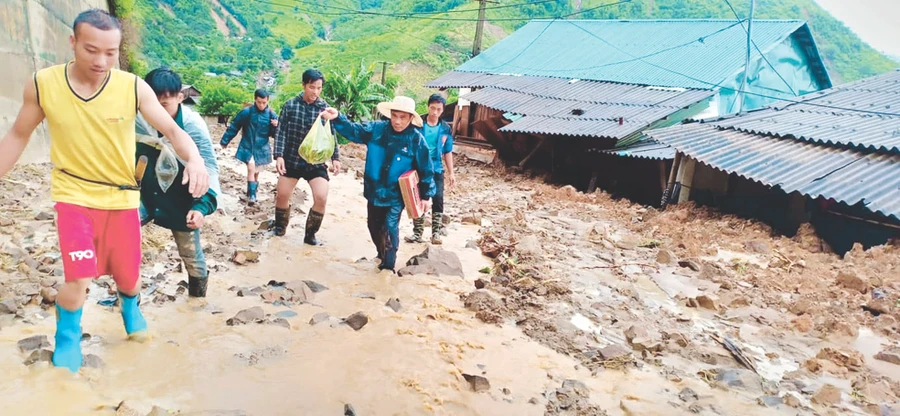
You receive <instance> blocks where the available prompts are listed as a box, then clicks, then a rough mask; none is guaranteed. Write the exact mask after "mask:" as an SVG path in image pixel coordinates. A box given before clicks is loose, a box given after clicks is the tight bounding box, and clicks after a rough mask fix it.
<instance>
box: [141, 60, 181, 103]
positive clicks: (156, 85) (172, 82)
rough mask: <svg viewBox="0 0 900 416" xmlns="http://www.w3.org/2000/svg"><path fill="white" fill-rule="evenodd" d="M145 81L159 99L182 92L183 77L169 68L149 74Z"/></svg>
mask: <svg viewBox="0 0 900 416" xmlns="http://www.w3.org/2000/svg"><path fill="white" fill-rule="evenodd" d="M144 81H147V84H149V85H150V88H152V89H153V92H154V93H156V96H157V97H165V96H169V95H177V94H179V93H180V92H181V89H182V85H181V77H180V76H179V75H178V74H177V73H175V71H173V70H172V69H171V68H169V67H165V66H163V67H159V68H156V69H154V70H152V71H150V72H148V73H147V75H145V76H144Z"/></svg>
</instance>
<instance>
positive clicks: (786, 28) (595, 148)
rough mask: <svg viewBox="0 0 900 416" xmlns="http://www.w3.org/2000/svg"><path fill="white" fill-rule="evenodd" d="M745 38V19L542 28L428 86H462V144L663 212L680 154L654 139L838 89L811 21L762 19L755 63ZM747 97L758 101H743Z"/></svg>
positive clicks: (522, 32) (564, 23) (457, 116)
mask: <svg viewBox="0 0 900 416" xmlns="http://www.w3.org/2000/svg"><path fill="white" fill-rule="evenodd" d="M746 29H747V27H746V22H743V21H737V20H552V21H551V20H536V21H532V22H530V23H528V24H526V25H525V26H523V27H522V28H520V29H519V30H517V31H516V32H514V33H513V34H511V35H510V36H508V37H507V38H505V39H503V40H502V41H500V42H499V43H497V44H496V45H494V46H493V47H491V48H489V49H488V50H486V51H485V52H483V53H481V54H479V55H478V56H476V57H474V58H472V59H471V60H469V61H468V62H466V63H464V64H463V65H461V66H459V67H458V68H456V69H455V70H453V71H451V72H448V73H446V74H444V75H443V76H441V77H440V78H438V79H436V80H433V81H431V82H430V83H428V84H427V85H428V86H429V87H432V88H439V89H448V88H458V89H459V96H460V98H459V102H458V103H456V104H457V105H456V106H455V111H454V113H453V123H452V125H453V131H454V134H455V137H456V138H457V143H460V144H463V145H474V146H480V147H492V148H494V149H496V150H497V152H498V155H499V157H500V158H502V159H503V160H504V161H506V162H507V163H510V164H514V165H518V166H519V167H526V166H527V167H540V168H542V169H546V170H549V171H551V172H552V176H553V177H554V180H559V181H561V182H565V183H570V184H573V185H575V186H576V187H577V188H579V189H581V190H585V191H593V190H594V188H596V187H600V188H603V189H605V190H607V191H610V192H612V193H613V194H617V195H621V196H626V197H629V198H631V199H632V200H634V201H636V202H640V203H644V204H648V205H658V204H659V203H660V200H661V197H662V194H663V191H664V189H665V187H666V178H667V177H668V176H669V173H670V170H671V166H672V162H673V160H674V156H675V151H674V150H673V149H672V148H670V147H669V146H668V145H666V144H661V143H658V142H656V141H654V140H652V139H651V138H648V137H647V136H646V135H645V134H644V132H645V131H646V130H648V129H655V128H663V127H668V126H673V125H676V124H679V123H681V122H683V121H684V120H688V119H699V118H705V117H714V116H719V115H723V114H731V113H737V112H740V111H746V110H748V109H753V108H759V107H762V106H764V105H767V104H770V103H772V102H776V101H778V100H780V99H783V98H787V97H794V96H797V95H801V94H805V93H809V92H813V91H818V90H820V89H823V88H829V87H831V80H830V78H829V77H828V74H827V72H826V70H825V66H824V64H823V62H822V59H821V57H820V56H819V53H818V50H817V49H816V46H815V42H814V41H813V38H812V34H811V32H810V30H809V27H808V26H807V25H806V23H805V22H803V21H795V20H790V21H771V20H754V21H753V26H752V30H751V32H752V39H753V44H754V45H755V48H754V50H753V51H752V53H751V60H750V65H749V66H747V65H746V49H745V47H744V46H743V45H745V44H746V39H747V32H746ZM745 73H746V74H747V80H746V83H745V82H744V76H745ZM741 89H743V91H753V92H757V95H742V96H741V99H738V95H737V94H736V93H735V92H736V91H739V90H741ZM763 93H764V94H763Z"/></svg>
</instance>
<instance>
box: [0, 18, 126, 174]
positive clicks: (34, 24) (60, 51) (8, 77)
mask: <svg viewBox="0 0 900 416" xmlns="http://www.w3.org/2000/svg"><path fill="white" fill-rule="evenodd" d="M90 8H101V9H104V10H109V8H108V2H107V1H106V0H0V27H2V28H3V30H0V63H2V65H3V70H2V74H3V79H2V80H0V135H5V134H6V132H7V131H9V129H10V128H11V127H12V125H13V122H15V119H16V114H18V112H19V107H20V106H21V105H22V88H23V86H24V85H25V83H26V82H32V81H31V80H32V78H31V77H32V74H33V73H34V71H36V70H38V69H41V68H45V67H48V66H51V65H54V64H58V63H64V62H66V61H68V60H69V59H72V56H73V54H72V49H71V47H70V46H69V35H71V33H72V29H71V27H72V21H73V20H75V17H76V16H77V15H78V13H80V12H82V11H84V10H87V9H90ZM49 147H50V141H49V137H48V136H47V130H46V127H45V125H44V124H42V125H41V126H39V127H38V128H37V130H36V131H35V133H34V135H33V136H32V138H31V143H30V144H29V145H28V148H27V149H26V150H25V154H24V155H23V156H22V159H21V160H20V162H19V163H32V162H46V161H48V160H49Z"/></svg>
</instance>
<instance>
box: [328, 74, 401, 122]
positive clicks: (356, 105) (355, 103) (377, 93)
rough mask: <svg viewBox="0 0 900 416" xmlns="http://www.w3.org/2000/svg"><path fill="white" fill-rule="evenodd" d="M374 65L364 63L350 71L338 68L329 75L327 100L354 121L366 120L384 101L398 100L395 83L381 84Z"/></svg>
mask: <svg viewBox="0 0 900 416" xmlns="http://www.w3.org/2000/svg"><path fill="white" fill-rule="evenodd" d="M374 76H375V70H374V64H370V65H369V66H368V67H366V66H365V64H363V63H362V61H360V63H359V66H356V67H354V68H353V69H351V70H350V71H349V72H345V71H344V70H342V69H340V68H338V69H335V70H333V71H330V72H328V73H327V74H326V75H325V85H324V86H323V88H322V96H323V98H324V99H325V100H326V101H328V103H329V104H331V106H332V107H334V108H337V109H338V110H340V112H342V113H344V114H346V115H347V117H349V118H350V119H352V120H366V119H369V118H370V117H371V115H372V109H373V108H375V106H376V105H377V104H378V103H379V102H381V101H388V100H391V99H393V98H394V87H396V85H391V84H392V82H388V85H386V86H385V85H381V84H380V83H378V82H377V81H375V80H374Z"/></svg>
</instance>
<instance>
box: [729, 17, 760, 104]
mask: <svg viewBox="0 0 900 416" xmlns="http://www.w3.org/2000/svg"><path fill="white" fill-rule="evenodd" d="M726 1H727V0H726ZM755 4H756V1H755V0H750V19H749V20H748V21H747V28H746V29H745V30H744V32H746V33H747V58H746V60H745V61H744V77H743V78H741V87H740V89H739V90H738V93H737V96H735V97H734V101H732V102H731V107H729V108H728V112H729V113H731V109H732V108H734V104H735V103H738V102H740V104H741V105H740V106H739V107H738V112H741V110H743V109H744V99H745V98H747V96H746V95H744V94H743V92H744V86H746V87H748V88H749V87H750V85H748V84H749V83H748V82H747V76H748V75H749V74H750V44H751V43H752V38H751V37H750V34H751V33H752V31H753V6H754V5H755ZM738 20H739V21H740V20H741V19H740V18H738ZM743 26H744V25H743V24H742V25H741V27H743Z"/></svg>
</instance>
